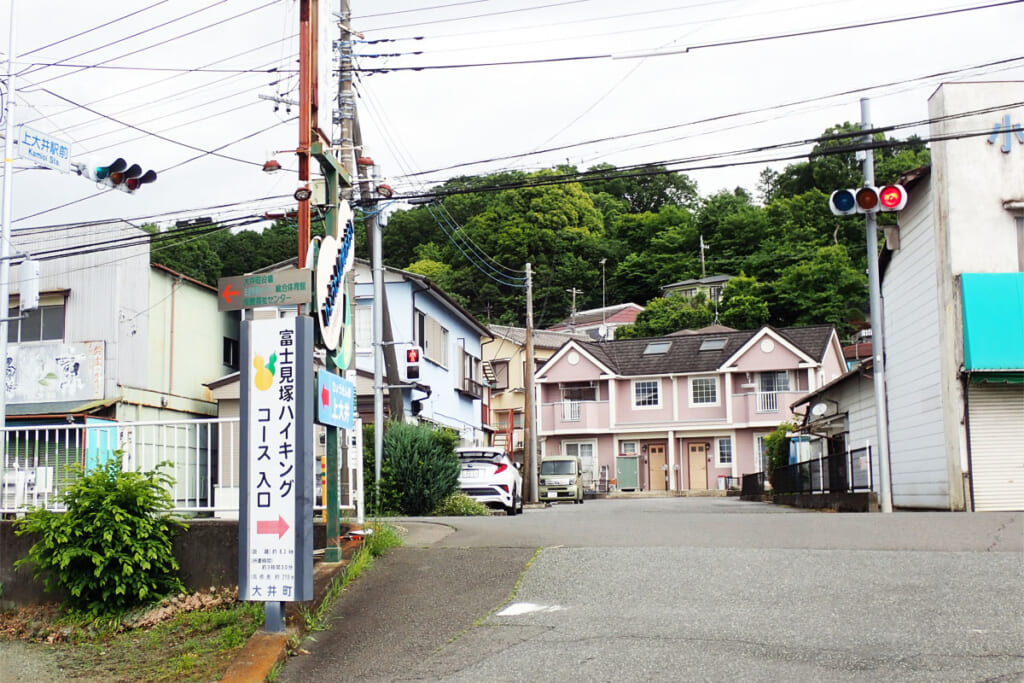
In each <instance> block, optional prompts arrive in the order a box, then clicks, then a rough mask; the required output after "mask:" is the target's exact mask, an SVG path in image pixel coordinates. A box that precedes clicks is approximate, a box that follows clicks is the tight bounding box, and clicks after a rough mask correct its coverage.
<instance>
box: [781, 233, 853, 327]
mask: <svg viewBox="0 0 1024 683" xmlns="http://www.w3.org/2000/svg"><path fill="white" fill-rule="evenodd" d="M773 289H774V290H775V291H774V300H775V305H776V309H775V311H774V313H775V315H774V317H775V318H776V319H777V320H779V321H780V322H781V324H785V325H813V324H820V323H828V324H831V325H835V327H836V329H837V330H838V331H839V334H840V336H844V335H846V334H848V333H849V332H850V331H851V330H852V326H851V322H852V321H855V320H861V319H863V317H864V314H863V311H864V308H865V304H866V303H867V297H868V288H867V276H866V275H865V274H864V272H863V271H862V270H860V269H858V268H857V267H855V266H854V264H853V261H852V260H851V259H850V256H849V254H848V253H847V251H846V247H844V246H842V245H841V244H837V245H832V246H828V247H821V248H819V249H818V250H817V252H816V253H815V254H814V257H813V258H811V259H809V260H806V261H801V262H800V263H796V264H793V265H791V266H789V267H787V268H785V269H784V270H783V271H782V273H781V275H780V277H779V279H778V280H777V281H776V282H775V284H774V285H773Z"/></svg>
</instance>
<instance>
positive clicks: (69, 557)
mask: <svg viewBox="0 0 1024 683" xmlns="http://www.w3.org/2000/svg"><path fill="white" fill-rule="evenodd" d="M173 481H174V480H173V478H172V477H171V476H170V475H167V474H164V473H160V472H159V471H152V472H123V471H122V470H121V460H120V457H112V458H109V459H108V460H107V462H106V463H105V464H103V465H102V466H100V467H98V468H96V469H95V470H93V471H92V472H89V473H87V474H83V475H82V476H80V477H77V478H76V479H75V481H74V483H72V484H71V485H70V486H69V487H68V488H67V489H65V490H64V492H63V493H62V494H61V495H60V501H61V502H62V503H63V504H64V506H65V507H66V508H67V511H66V512H50V511H48V510H45V509H42V508H36V509H34V510H32V511H30V512H29V513H28V514H27V515H26V516H25V517H24V519H22V520H20V521H19V522H18V524H17V526H16V530H15V532H16V533H17V534H18V535H19V536H20V535H22V534H36V535H37V536H38V538H39V540H38V541H36V542H35V544H33V545H32V547H31V548H30V549H29V552H28V555H27V556H26V557H24V558H22V559H20V560H18V561H17V562H15V563H14V566H15V567H20V566H22V565H24V564H29V563H31V564H34V565H35V576H36V578H42V579H43V583H44V585H45V586H46V588H47V590H61V591H63V592H64V593H65V594H66V596H67V601H68V603H69V605H70V606H71V607H72V608H74V609H79V610H83V611H87V612H90V613H92V614H95V615H103V614H117V613H122V612H124V611H125V610H127V609H129V608H132V607H136V606H139V605H144V604H147V603H150V602H155V601H156V600H158V599H160V598H161V597H163V596H164V595H167V594H168V593H171V592H178V591H181V590H182V589H183V586H182V583H181V581H180V580H179V579H178V577H177V571H178V561H177V560H176V559H175V558H174V554H173V552H172V545H171V544H172V540H173V537H174V534H175V532H176V531H177V530H178V529H183V528H185V525H184V524H182V523H181V522H179V521H177V520H175V519H173V518H172V517H170V516H168V515H167V514H166V513H167V512H168V511H169V510H170V509H171V508H172V506H173V501H172V499H171V495H170V487H171V485H172V484H173Z"/></svg>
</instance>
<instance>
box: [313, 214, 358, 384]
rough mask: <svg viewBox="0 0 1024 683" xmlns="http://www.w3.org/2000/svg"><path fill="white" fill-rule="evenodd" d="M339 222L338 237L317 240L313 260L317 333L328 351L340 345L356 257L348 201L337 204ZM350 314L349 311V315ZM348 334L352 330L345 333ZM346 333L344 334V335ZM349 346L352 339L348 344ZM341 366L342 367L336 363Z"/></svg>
mask: <svg viewBox="0 0 1024 683" xmlns="http://www.w3.org/2000/svg"><path fill="white" fill-rule="evenodd" d="M338 225H339V226H340V227H339V230H340V231H341V236H340V237H339V238H338V239H335V238H334V237H332V236H331V235H326V236H325V237H324V238H323V241H321V243H320V251H319V253H318V255H317V261H316V308H317V320H318V321H319V324H320V336H321V337H322V338H323V342H324V346H326V347H327V349H328V350H329V351H334V350H335V349H337V348H338V346H339V342H340V343H341V345H342V347H344V346H345V342H344V341H343V340H342V339H341V337H342V333H343V331H344V329H345V318H346V311H345V307H346V305H351V303H352V302H350V301H348V300H347V297H346V296H345V291H346V281H347V277H346V276H347V275H348V272H349V271H350V270H352V262H353V260H354V259H355V226H354V225H353V222H352V209H351V208H349V205H348V203H346V202H341V204H339V205H338ZM348 316H349V317H351V313H349V314H348ZM348 334H351V332H348ZM348 334H345V336H346V337H347V336H348ZM348 345H349V346H351V342H349V344H348ZM339 367H342V368H343V369H344V367H345V366H339Z"/></svg>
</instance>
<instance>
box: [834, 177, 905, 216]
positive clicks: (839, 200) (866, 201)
mask: <svg viewBox="0 0 1024 683" xmlns="http://www.w3.org/2000/svg"><path fill="white" fill-rule="evenodd" d="M906 205H907V191H906V190H905V189H904V188H903V186H902V185H886V186H884V187H881V188H878V187H873V186H871V185H869V186H867V187H861V188H859V189H856V190H836V191H835V192H833V193H832V195H831V196H830V197H829V198H828V208H829V209H831V210H832V213H834V214H835V215H837V216H849V215H850V214H854V213H875V212H877V211H900V210H902V209H903V208H904V207H905V206H906Z"/></svg>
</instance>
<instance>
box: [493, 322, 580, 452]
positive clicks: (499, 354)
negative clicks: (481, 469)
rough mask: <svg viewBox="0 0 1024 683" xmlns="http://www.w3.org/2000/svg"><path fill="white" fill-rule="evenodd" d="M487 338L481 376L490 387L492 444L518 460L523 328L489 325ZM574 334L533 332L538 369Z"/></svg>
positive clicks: (523, 372)
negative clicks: (488, 337) (488, 336)
mask: <svg viewBox="0 0 1024 683" xmlns="http://www.w3.org/2000/svg"><path fill="white" fill-rule="evenodd" d="M488 329H489V330H490V332H491V337H492V338H491V339H490V340H489V341H484V343H483V347H482V349H483V361H484V373H485V377H486V379H487V381H488V383H489V384H490V402H489V404H488V410H489V411H490V415H489V416H488V417H489V418H490V424H491V426H492V427H493V429H494V433H493V436H492V444H493V445H495V446H500V447H502V448H504V449H505V450H506V451H507V452H509V453H512V454H513V455H515V457H516V459H517V460H520V461H521V460H522V453H523V444H524V442H525V433H524V431H523V427H524V423H523V417H524V415H525V409H526V329H525V328H522V327H506V326H503V325H490V326H489V328H488ZM573 337H574V335H571V334H568V333H565V332H550V331H547V330H534V331H533V356H534V361H535V365H534V367H539V366H540V365H541V364H542V363H544V361H546V360H547V359H548V358H550V357H551V356H553V355H554V353H555V351H557V350H558V349H559V347H561V346H562V344H564V343H565V342H566V341H568V340H569V339H572V338H573Z"/></svg>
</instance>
